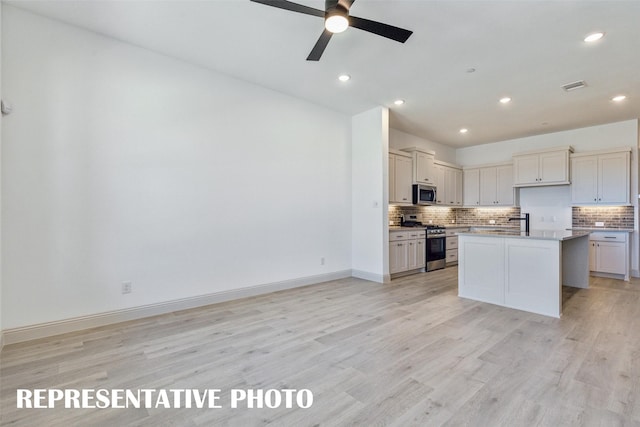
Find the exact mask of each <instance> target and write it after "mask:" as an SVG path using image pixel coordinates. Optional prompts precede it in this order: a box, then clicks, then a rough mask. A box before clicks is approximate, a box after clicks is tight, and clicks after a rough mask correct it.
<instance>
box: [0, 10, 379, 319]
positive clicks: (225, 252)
mask: <svg viewBox="0 0 640 427" xmlns="http://www.w3.org/2000/svg"><path fill="white" fill-rule="evenodd" d="M2 31H3V40H2V41H3V46H2V47H3V49H2V55H3V67H4V69H3V74H2V80H3V87H4V95H5V96H6V97H7V98H8V99H10V100H11V101H12V103H13V105H14V113H13V114H12V115H11V116H8V117H6V118H5V119H4V123H3V129H2V132H3V147H2V149H3V153H2V154H3V155H2V202H3V216H2V230H3V231H4V233H3V235H2V246H3V249H4V251H3V253H2V259H3V263H4V267H5V268H4V270H3V271H2V284H3V310H2V311H3V316H4V323H3V327H4V328H5V329H7V328H15V327H20V326H23V325H32V324H37V323H41V322H49V321H54V320H58V319H65V318H72V317H76V316H83V315H88V314H93V313H100V312H106V311H111V310H117V309H122V308H127V307H137V306H141V305H145V304H152V303H156V302H163V301H171V300H175V299H179V298H186V297H191V296H198V295H204V294H210V293H216V292H222V291H229V290H234V289H239V288H244V287H250V286H254V285H261V284H265V283H273V282H278V281H285V280H292V279H295V278H301V277H310V276H311V277H315V276H322V275H325V274H329V273H332V272H341V271H349V270H350V268H351V146H350V144H351V143H350V138H351V122H350V120H351V118H350V117H347V116H344V115H342V114H339V113H336V112H333V111H330V110H328V109H325V108H323V107H319V106H315V105H312V104H309V103H307V102H305V101H302V100H299V99H295V98H291V97H289V96H285V95H283V94H279V93H276V92H273V91H269V90H267V89H264V88H260V87H258V86H254V85H251V84H248V83H245V82H241V81H238V80H235V79H232V78H229V77H226V76H223V75H219V74H215V73H213V72H210V71H207V70H204V69H201V68H197V67H194V66H191V65H188V64H185V63H183V62H180V61H177V60H174V59H171V58H168V57H165V56H161V55H157V54H155V53H152V52H150V51H146V50H143V49H139V48H136V47H133V46H130V45H127V44H123V43H120V42H117V41H115V40H112V39H108V38H105V37H102V36H100V35H97V34H94V33H89V32H86V31H84V30H81V29H78V28H75V27H71V26H67V25H65V24H62V23H58V22H55V21H51V20H48V19H45V18H42V17H39V16H36V15H32V14H29V13H27V12H23V11H21V10H19V9H16V8H13V7H10V6H5V7H4V13H3V28H2ZM257 66H259V64H257ZM380 179H382V178H380ZM380 203H383V202H382V200H380ZM321 257H324V258H325V260H326V263H325V265H321V263H320V259H321ZM123 281H131V282H133V289H134V291H133V293H131V294H129V295H122V294H121V292H120V291H121V282H123Z"/></svg>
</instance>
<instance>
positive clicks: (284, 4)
mask: <svg viewBox="0 0 640 427" xmlns="http://www.w3.org/2000/svg"><path fill="white" fill-rule="evenodd" d="M251 1H252V2H254V3H261V4H264V5H267V6H273V7H277V8H279V9H284V10H290V11H292V12H298V13H304V14H305V15H313V16H319V17H321V18H324V10H320V9H314V8H312V7H309V6H304V5H301V4H298V3H293V2H290V1H286V0H251Z"/></svg>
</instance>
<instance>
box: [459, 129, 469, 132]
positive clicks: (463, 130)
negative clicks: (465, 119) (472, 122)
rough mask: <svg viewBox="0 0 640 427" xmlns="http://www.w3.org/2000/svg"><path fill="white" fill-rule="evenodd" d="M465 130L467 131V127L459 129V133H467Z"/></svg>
mask: <svg viewBox="0 0 640 427" xmlns="http://www.w3.org/2000/svg"><path fill="white" fill-rule="evenodd" d="M467 132H469V129H467V128H462V129H460V133H467Z"/></svg>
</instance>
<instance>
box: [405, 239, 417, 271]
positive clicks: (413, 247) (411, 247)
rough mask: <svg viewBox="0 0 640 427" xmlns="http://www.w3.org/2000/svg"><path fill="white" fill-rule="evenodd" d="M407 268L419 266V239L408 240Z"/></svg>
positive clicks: (411, 268)
mask: <svg viewBox="0 0 640 427" xmlns="http://www.w3.org/2000/svg"><path fill="white" fill-rule="evenodd" d="M406 243H407V270H413V269H416V268H418V265H419V261H418V245H417V240H415V239H413V240H407V242H406Z"/></svg>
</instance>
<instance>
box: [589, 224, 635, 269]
mask: <svg viewBox="0 0 640 427" xmlns="http://www.w3.org/2000/svg"><path fill="white" fill-rule="evenodd" d="M629 266H630V263H629V239H628V233H627V232H593V233H591V235H590V236H589V270H591V272H592V273H593V274H594V275H603V276H605V277H616V278H621V279H624V280H627V281H628V280H629Z"/></svg>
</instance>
